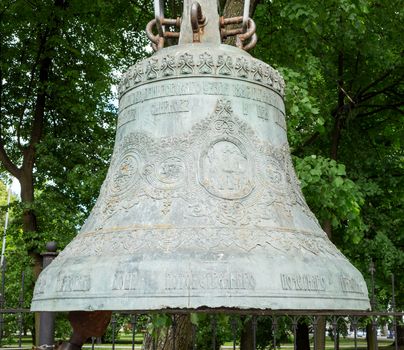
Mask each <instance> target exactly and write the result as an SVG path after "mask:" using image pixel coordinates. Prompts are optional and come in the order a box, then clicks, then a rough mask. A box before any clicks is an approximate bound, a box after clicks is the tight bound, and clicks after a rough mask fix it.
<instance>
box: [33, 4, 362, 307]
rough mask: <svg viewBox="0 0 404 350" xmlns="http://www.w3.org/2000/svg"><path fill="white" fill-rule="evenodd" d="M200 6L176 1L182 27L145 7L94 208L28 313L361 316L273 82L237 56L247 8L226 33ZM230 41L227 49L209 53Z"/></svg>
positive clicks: (355, 286) (353, 278)
mask: <svg viewBox="0 0 404 350" xmlns="http://www.w3.org/2000/svg"><path fill="white" fill-rule="evenodd" d="M199 1H200V2H199V3H197V2H191V1H190V0H184V12H183V15H182V18H181V19H166V18H164V16H163V12H164V11H162V7H161V6H160V4H159V3H158V2H157V3H156V6H155V7H156V18H155V19H154V20H153V21H151V22H150V23H149V25H148V27H147V32H148V35H149V37H150V39H151V40H152V42H153V48H154V49H155V50H156V53H155V54H154V55H153V56H151V57H150V58H147V59H145V60H143V61H141V62H138V63H137V64H135V65H134V66H132V67H131V68H130V69H129V71H128V72H127V73H126V74H125V75H124V77H123V79H122V82H121V84H120V88H119V96H120V100H119V117H118V125H117V133H116V141H115V148H114V152H113V155H112V160H111V165H110V168H109V171H108V175H107V177H106V179H105V181H104V183H103V185H102V188H101V192H100V195H99V198H98V200H97V202H96V204H95V206H94V208H93V210H92V212H91V214H90V216H89V218H88V219H87V221H86V222H85V224H84V225H83V227H82V229H81V231H80V233H79V234H78V235H77V236H76V237H75V239H74V240H73V241H72V242H71V243H70V244H69V245H68V246H67V247H66V248H65V249H64V250H63V251H62V252H61V253H60V255H59V256H58V257H57V258H56V259H55V260H54V261H53V263H52V264H51V265H50V266H49V267H47V268H46V269H45V270H44V271H43V272H42V274H41V275H40V277H39V279H38V281H37V284H36V287H35V292H34V298H33V301H32V310H33V311H72V310H82V311H90V310H165V309H174V310H175V309H190V310H191V309H198V308H210V309H213V308H218V309H228V308H232V309H234V308H236V309H244V310H252V309H258V310H269V309H272V310H274V309H277V310H284V309H285V310H286V309H289V310H290V309H305V310H335V309H339V310H342V309H344V310H365V309H368V308H369V300H368V292H367V288H366V283H365V281H364V279H363V277H362V275H361V274H360V272H359V271H358V270H357V269H356V268H354V267H353V266H352V265H351V264H350V263H349V261H348V260H347V259H346V258H345V257H344V256H343V255H342V254H341V253H340V252H339V251H338V249H337V248H336V247H335V246H334V245H333V244H332V243H331V242H330V241H329V239H328V238H327V235H326V234H325V233H324V232H323V230H322V229H321V227H320V225H319V223H318V221H317V219H316V218H315V217H314V215H313V213H312V212H311V211H310V209H309V207H308V206H307V204H306V202H305V199H304V197H303V195H302V192H301V190H300V187H299V182H298V180H297V178H296V175H295V172H294V169H293V165H292V161H291V156H290V152H289V146H288V141H287V136H286V123H285V107H284V101H283V94H284V81H283V78H282V76H281V75H280V74H279V73H278V72H277V71H276V70H274V69H273V68H272V67H270V66H269V65H267V64H265V63H263V62H261V61H259V60H257V59H254V58H253V57H252V56H250V55H249V54H248V53H247V52H246V50H247V49H249V48H251V47H253V46H254V44H255V41H256V36H255V25H254V22H253V21H252V20H251V19H250V18H248V16H247V15H246V14H248V5H247V10H246V12H245V14H244V16H240V17H237V18H227V19H224V18H219V15H218V12H217V6H216V5H217V4H216V2H215V1H212V0H199ZM229 24H233V25H234V24H235V25H237V24H238V25H239V27H240V28H239V29H237V28H236V29H234V28H233V29H229V28H228V27H227V26H228V25H229ZM168 27H171V28H177V29H176V30H177V31H175V30H172V29H171V30H168ZM154 33H157V34H154ZM229 35H236V36H237V46H238V47H233V46H228V45H224V44H222V43H221V42H222V39H223V38H224V37H226V36H229ZM176 37H179V44H178V45H175V46H170V47H166V48H164V44H165V41H166V40H169V39H170V40H172V39H173V38H174V39H175V38H176Z"/></svg>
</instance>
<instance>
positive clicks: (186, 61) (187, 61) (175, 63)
mask: <svg viewBox="0 0 404 350" xmlns="http://www.w3.org/2000/svg"><path fill="white" fill-rule="evenodd" d="M192 75H199V76H200V75H202V76H210V75H213V76H222V77H233V78H237V79H243V80H248V81H252V82H256V83H260V84H262V85H265V86H267V87H269V88H271V89H272V90H274V91H276V92H277V93H279V94H280V95H281V96H282V97H283V95H284V90H285V82H284V80H283V78H282V76H281V75H280V74H279V72H278V71H276V70H275V69H273V68H272V67H271V66H269V65H268V64H266V63H263V62H261V61H259V60H257V59H255V58H253V57H251V58H249V57H246V56H245V55H243V56H242V55H240V56H230V55H227V54H225V53H221V52H220V51H219V52H218V53H217V54H211V53H209V52H207V51H205V52H203V53H198V54H195V55H193V54H189V53H183V54H181V55H176V56H173V55H170V54H167V55H165V56H160V55H154V56H152V57H150V58H147V59H144V60H142V61H140V62H138V63H136V64H135V65H134V66H132V67H130V68H129V70H128V71H127V72H126V73H125V74H124V75H123V77H122V79H121V82H120V84H119V87H118V94H119V97H120V98H121V97H122V95H123V94H124V93H125V92H126V91H127V90H129V89H132V88H134V87H136V86H138V85H141V84H142V83H145V82H149V81H153V80H157V79H165V78H172V77H180V76H192Z"/></svg>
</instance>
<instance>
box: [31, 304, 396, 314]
mask: <svg viewBox="0 0 404 350" xmlns="http://www.w3.org/2000/svg"><path fill="white" fill-rule="evenodd" d="M31 311H34V312H38V310H32V309H31ZM75 311H80V312H82V311H87V312H92V311H111V312H116V313H122V314H156V313H166V314H189V313H198V314H220V313H221V314H228V315H232V314H234V315H259V316H268V315H288V316H293V315H302V314H304V315H317V316H331V315H355V316H366V315H371V314H373V313H374V312H375V311H372V310H371V308H370V306H369V307H368V308H367V309H363V308H362V309H341V308H336V309H303V308H302V309H257V308H252V309H244V308H234V307H207V306H201V307H199V308H195V309H192V308H163V309H147V310H146V309H134V310H132V309H129V310H109V309H108V310H104V309H103V310H98V309H97V310H95V309H94V310H79V309H78V310H63V311H51V312H75ZM39 312H42V311H39ZM45 312H49V311H45ZM378 314H379V313H378ZM383 314H386V315H390V314H391V313H389V312H385V313H383ZM393 314H394V313H393Z"/></svg>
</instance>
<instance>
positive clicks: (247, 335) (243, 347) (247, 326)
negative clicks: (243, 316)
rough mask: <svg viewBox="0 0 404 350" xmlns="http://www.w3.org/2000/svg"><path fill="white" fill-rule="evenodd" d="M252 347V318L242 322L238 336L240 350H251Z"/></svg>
mask: <svg viewBox="0 0 404 350" xmlns="http://www.w3.org/2000/svg"><path fill="white" fill-rule="evenodd" d="M253 348H254V333H253V330H252V320H251V319H250V320H248V321H247V322H245V323H244V326H243V329H242V331H241V337H240V350H253Z"/></svg>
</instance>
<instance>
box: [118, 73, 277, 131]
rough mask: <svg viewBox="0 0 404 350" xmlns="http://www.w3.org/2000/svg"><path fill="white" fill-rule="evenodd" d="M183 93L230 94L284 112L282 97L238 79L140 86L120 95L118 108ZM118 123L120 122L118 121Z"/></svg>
mask: <svg viewBox="0 0 404 350" xmlns="http://www.w3.org/2000/svg"><path fill="white" fill-rule="evenodd" d="M185 95H213V96H232V97H238V98H243V99H249V100H252V101H257V102H262V103H265V104H266V105H269V106H272V107H275V108H277V109H278V110H279V111H280V113H281V114H282V115H283V114H284V106H283V101H282V98H281V97H280V96H279V95H277V94H275V93H274V92H273V91H271V90H269V89H266V88H264V87H261V86H256V85H254V84H252V83H250V84H249V83H242V82H239V81H232V82H231V83H230V82H223V81H222V82H219V81H218V82H214V81H195V80H193V81H191V80H187V79H183V80H182V81H176V82H159V83H156V84H153V85H151V86H148V85H146V86H141V87H139V88H137V89H135V90H133V91H132V92H131V93H128V94H126V95H124V96H123V97H122V99H121V101H120V110H121V111H122V112H123V111H124V110H125V109H126V108H128V107H129V106H132V105H136V104H138V103H142V102H145V101H148V100H152V99H158V98H162V97H174V96H185ZM154 108H156V107H154ZM173 108H175V107H173ZM157 110H158V108H157ZM122 112H121V113H122ZM173 112H174V111H173ZM152 113H153V112H152ZM156 114H157V113H156ZM119 124H122V123H121V122H120V123H119Z"/></svg>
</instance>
